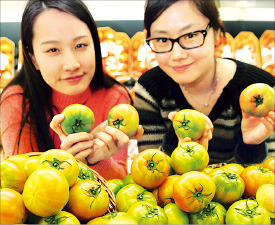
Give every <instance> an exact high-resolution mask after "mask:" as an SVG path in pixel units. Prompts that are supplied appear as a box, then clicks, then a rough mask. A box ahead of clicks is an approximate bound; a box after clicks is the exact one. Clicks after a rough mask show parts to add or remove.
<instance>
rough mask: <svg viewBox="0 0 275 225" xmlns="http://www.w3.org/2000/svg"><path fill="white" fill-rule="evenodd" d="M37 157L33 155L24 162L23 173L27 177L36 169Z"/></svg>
mask: <svg viewBox="0 0 275 225" xmlns="http://www.w3.org/2000/svg"><path fill="white" fill-rule="evenodd" d="M38 158H39V156H38V155H35V156H30V157H29V158H28V159H27V160H26V162H25V166H24V169H25V172H26V175H27V177H29V176H30V174H31V173H32V172H33V171H35V170H36V169H37V160H38Z"/></svg>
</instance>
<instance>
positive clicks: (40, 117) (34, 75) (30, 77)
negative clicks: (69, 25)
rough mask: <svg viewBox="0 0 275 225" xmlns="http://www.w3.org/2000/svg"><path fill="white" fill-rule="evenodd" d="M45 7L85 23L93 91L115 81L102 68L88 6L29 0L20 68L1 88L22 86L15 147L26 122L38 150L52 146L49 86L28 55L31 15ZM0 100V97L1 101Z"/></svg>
mask: <svg viewBox="0 0 275 225" xmlns="http://www.w3.org/2000/svg"><path fill="white" fill-rule="evenodd" d="M48 9H56V10H59V11H62V12H66V13H69V14H72V15H74V16H75V17H77V18H78V19H80V20H81V21H83V22H84V23H86V24H87V26H88V28H89V30H90V32H91V35H92V38H93V42H94V49H95V61H96V69H95V74H94V77H93V79H92V82H91V84H90V86H91V87H93V90H96V89H100V88H105V89H108V88H110V87H112V86H113V85H114V84H119V83H118V82H117V81H116V80H114V79H113V78H111V77H110V76H108V75H106V74H105V73H104V71H103V66H102V57H101V50H100V41H99V37H98V32H97V26H96V23H95V21H94V19H93V17H92V15H91V13H90V11H89V9H88V8H87V6H86V5H85V4H84V3H83V2H82V1H81V0H29V1H28V2H27V5H26V7H25V10H24V12H23V16H22V21H21V29H20V37H21V41H22V51H23V59H24V61H23V64H22V68H21V69H20V70H19V71H18V72H17V73H16V76H15V77H14V79H13V80H12V81H11V82H10V83H9V84H8V85H7V86H6V87H5V89H4V90H3V93H4V92H5V90H6V89H7V88H8V87H10V86H12V85H20V86H21V87H22V88H23V93H18V94H21V95H23V105H22V110H23V114H22V119H21V126H20V132H19V134H18V143H17V150H18V147H19V143H20V137H21V133H22V130H23V127H24V126H26V125H27V124H29V126H30V139H31V137H32V136H35V138H36V142H37V145H38V149H39V151H41V152H43V151H46V150H48V149H52V148H54V141H53V139H52V137H51V135H50V132H49V123H50V121H49V119H48V118H47V114H48V115H50V118H51V119H52V117H53V115H54V113H53V109H52V107H53V106H52V102H51V96H52V89H51V87H50V86H48V84H46V82H45V81H44V79H43V78H42V75H41V73H40V71H39V70H36V69H35V67H34V65H33V63H32V60H31V57H30V54H32V55H33V46H32V40H33V25H34V21H35V18H36V17H37V16H38V15H39V14H40V13H41V12H43V11H44V10H48ZM91 59H92V57H91ZM4 100H5V99H2V102H3V101H4ZM30 142H31V140H30ZM31 143H32V142H31Z"/></svg>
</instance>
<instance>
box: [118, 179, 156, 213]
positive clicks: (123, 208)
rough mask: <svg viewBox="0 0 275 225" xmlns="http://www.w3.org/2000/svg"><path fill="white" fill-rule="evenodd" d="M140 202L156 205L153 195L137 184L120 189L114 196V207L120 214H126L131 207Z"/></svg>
mask: <svg viewBox="0 0 275 225" xmlns="http://www.w3.org/2000/svg"><path fill="white" fill-rule="evenodd" d="M140 201H146V202H150V203H152V204H154V205H157V200H156V198H155V197H154V195H153V194H152V193H151V192H149V191H147V190H146V189H145V188H143V187H142V186H140V185H138V184H128V185H126V186H125V187H123V188H121V189H120V190H119V191H118V193H117V195H116V206H117V209H118V211H120V212H127V210H128V209H129V208H130V206H131V205H133V204H134V203H136V202H140Z"/></svg>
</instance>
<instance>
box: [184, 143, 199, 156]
mask: <svg viewBox="0 0 275 225" xmlns="http://www.w3.org/2000/svg"><path fill="white" fill-rule="evenodd" d="M180 147H181V148H182V149H183V150H184V152H185V153H187V154H189V156H192V155H193V154H194V152H195V150H194V148H195V146H190V145H186V146H184V147H183V146H181V145H180Z"/></svg>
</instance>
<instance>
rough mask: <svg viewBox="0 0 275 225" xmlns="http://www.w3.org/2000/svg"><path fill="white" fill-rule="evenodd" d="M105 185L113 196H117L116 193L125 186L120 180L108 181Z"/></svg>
mask: <svg viewBox="0 0 275 225" xmlns="http://www.w3.org/2000/svg"><path fill="white" fill-rule="evenodd" d="M107 183H108V186H109V188H110V189H111V191H112V192H113V193H114V195H115V196H116V195H117V192H118V191H119V190H120V189H121V188H123V187H124V186H125V184H124V181H123V180H121V179H111V180H108V181H107Z"/></svg>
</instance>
